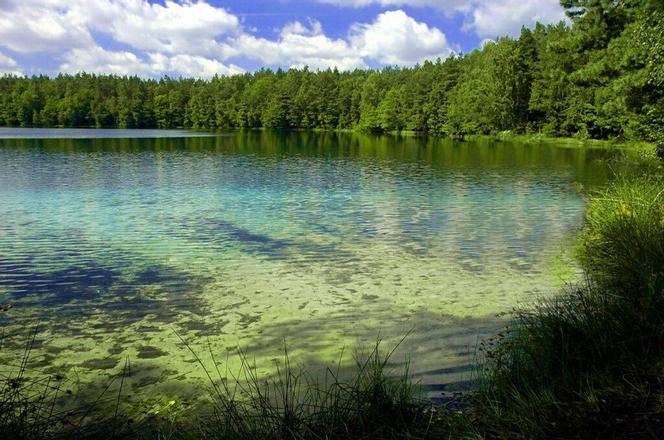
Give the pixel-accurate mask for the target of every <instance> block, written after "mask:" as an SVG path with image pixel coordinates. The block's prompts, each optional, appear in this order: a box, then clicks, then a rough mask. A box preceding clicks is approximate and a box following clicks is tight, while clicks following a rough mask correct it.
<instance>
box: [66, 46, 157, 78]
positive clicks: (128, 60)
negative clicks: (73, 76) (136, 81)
mask: <svg viewBox="0 0 664 440" xmlns="http://www.w3.org/2000/svg"><path fill="white" fill-rule="evenodd" d="M64 60H65V61H64V63H63V64H62V65H61V66H60V69H61V70H62V71H63V72H69V73H76V72H88V73H107V74H115V75H129V74H132V75H133V74H135V75H141V76H149V75H150V73H151V69H150V67H149V66H148V65H147V64H146V63H145V62H144V61H142V60H141V59H140V58H138V57H137V56H136V54H134V53H132V52H127V51H108V50H104V49H103V48H101V47H99V46H93V47H89V48H76V49H72V50H70V51H69V52H67V53H66V54H65V55H64Z"/></svg>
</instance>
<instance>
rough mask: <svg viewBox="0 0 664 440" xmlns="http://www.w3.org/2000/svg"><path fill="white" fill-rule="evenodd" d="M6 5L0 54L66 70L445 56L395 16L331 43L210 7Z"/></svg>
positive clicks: (211, 70)
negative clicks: (34, 58) (47, 60)
mask: <svg viewBox="0 0 664 440" xmlns="http://www.w3.org/2000/svg"><path fill="white" fill-rule="evenodd" d="M2 1H3V13H2V15H0V47H5V48H8V49H10V50H12V51H15V52H23V53H35V52H37V53H46V54H51V56H53V57H54V58H55V59H59V60H61V65H60V70H62V71H65V72H78V71H87V72H95V73H114V74H136V75H141V76H156V75H162V74H166V73H168V74H175V75H183V76H196V77H209V76H212V75H214V74H222V75H225V74H233V73H239V72H242V71H243V70H242V68H241V67H239V66H238V65H237V64H234V63H233V60H234V59H238V58H244V59H246V58H253V59H256V60H258V61H260V62H261V63H262V64H265V65H270V66H277V65H278V66H293V67H302V66H305V65H307V66H309V67H311V68H313V69H325V68H329V67H337V68H339V69H342V70H350V69H354V68H358V67H366V66H367V65H369V64H370V63H371V62H375V63H380V64H397V65H412V64H415V63H418V62H421V61H423V60H424V59H433V58H437V57H445V56H447V55H449V54H450V52H451V51H450V49H449V46H448V43H447V39H446V38H445V35H444V34H443V32H442V31H440V30H439V29H437V28H435V27H430V26H428V25H427V24H426V23H421V22H418V21H416V20H415V19H413V18H411V17H409V16H408V15H407V14H406V13H405V12H404V11H401V10H394V11H386V12H383V13H381V14H379V15H378V16H377V17H376V18H375V20H374V21H373V22H369V23H355V24H353V25H352V26H351V27H350V29H349V31H348V34H347V35H346V36H345V37H341V38H331V37H329V36H327V35H326V34H325V32H324V29H323V26H322V24H321V23H320V22H319V21H317V20H314V19H309V20H308V21H307V22H305V23H303V22H300V21H294V22H291V23H288V24H287V25H286V26H284V27H283V28H282V29H280V31H279V33H278V35H277V36H276V38H274V39H269V38H263V37H258V36H256V35H254V34H253V33H252V32H251V31H249V30H247V29H245V28H243V26H242V25H241V22H240V20H239V18H238V17H237V16H235V15H233V14H231V13H230V12H228V11H227V10H226V9H224V8H222V7H217V6H213V5H212V4H210V3H209V1H207V0H196V1H194V0H180V1H175V0H165V1H164V2H160V3H156V2H150V1H148V0H97V1H94V2H91V1H89V0H2ZM383 1H384V3H385V4H397V3H400V2H399V1H396V0H383ZM427 1H428V0H421V1H420V2H419V3H421V4H425V3H427ZM109 39H110V40H109ZM100 41H101V42H105V44H102V43H101V42H100ZM108 41H113V42H114V43H109V42H108ZM5 70H6V68H5Z"/></svg>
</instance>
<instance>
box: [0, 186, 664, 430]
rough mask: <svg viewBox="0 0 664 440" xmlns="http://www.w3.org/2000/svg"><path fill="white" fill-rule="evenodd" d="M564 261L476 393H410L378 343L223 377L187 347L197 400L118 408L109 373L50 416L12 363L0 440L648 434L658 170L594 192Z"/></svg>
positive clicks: (661, 246) (658, 282) (658, 327)
mask: <svg viewBox="0 0 664 440" xmlns="http://www.w3.org/2000/svg"><path fill="white" fill-rule="evenodd" d="M578 256H579V261H580V263H581V265H582V267H583V268H584V270H585V272H586V274H587V280H586V282H585V283H584V284H583V285H581V286H579V287H575V288H569V289H570V291H569V292H568V293H565V294H563V295H559V296H557V297H555V298H554V299H551V300H548V301H546V302H544V303H542V304H540V305H539V306H536V307H534V308H528V309H521V310H518V311H516V312H515V314H514V316H513V318H512V319H511V322H510V324H509V326H508V327H507V328H506V329H505V331H504V332H502V333H500V334H499V335H498V336H496V337H495V338H493V339H489V340H486V341H484V342H483V343H482V344H481V346H480V360H481V362H480V368H479V369H478V372H477V377H476V385H477V386H476V389H475V391H474V392H472V393H471V394H469V395H466V396H464V397H460V398H456V399H452V400H450V401H447V402H443V403H440V402H439V403H438V404H436V405H435V404H433V403H432V402H429V401H427V400H425V399H423V398H422V395H421V393H420V388H419V387H418V384H416V383H413V381H412V378H411V376H410V375H409V373H408V370H407V369H406V370H404V371H402V372H401V373H399V372H398V371H394V370H393V369H391V368H390V367H389V359H390V356H391V354H392V353H388V354H387V355H385V354H383V353H382V351H381V350H380V344H377V345H376V346H375V347H374V349H373V350H372V351H371V352H370V353H369V355H368V356H364V357H357V358H356V359H357V362H356V368H355V370H354V372H353V373H352V374H350V375H347V376H345V377H341V375H340V373H339V370H338V369H337V370H335V369H333V368H330V369H328V370H327V372H326V373H325V374H324V375H323V376H322V378H320V377H318V378H314V376H312V375H309V374H308V373H307V372H306V371H303V370H300V369H298V367H296V366H294V365H291V363H290V361H289V359H288V354H287V352H286V356H285V357H284V361H283V362H282V363H281V364H279V366H278V369H277V373H276V374H275V375H274V376H273V377H270V378H262V377H259V376H258V375H257V374H256V370H255V367H254V366H252V364H251V363H250V362H249V361H248V360H247V359H246V357H243V363H242V368H241V371H240V372H236V373H235V374H233V373H232V372H229V371H227V370H225V369H224V368H223V363H219V362H217V361H216V360H215V359H214V353H211V355H212V364H211V365H206V364H205V363H204V362H203V361H202V360H201V359H200V357H199V356H198V355H197V354H196V353H195V352H194V351H193V350H191V353H192V357H193V358H194V359H195V360H196V361H197V362H198V363H199V365H200V366H201V368H204V369H205V372H206V374H207V376H208V378H209V386H208V389H207V391H205V390H204V389H202V390H201V394H207V395H208V396H209V398H208V399H207V403H206V404H204V405H196V406H192V407H189V408H182V407H181V406H179V403H176V402H175V401H170V402H166V403H164V402H162V403H158V404H156V406H155V407H154V408H153V409H152V410H150V411H146V412H143V413H142V414H141V415H140V417H137V416H135V415H132V416H130V415H124V413H123V412H120V413H119V415H118V408H119V406H118V402H119V401H120V400H121V396H122V392H123V391H122V378H118V379H116V380H115V382H116V388H117V383H118V382H119V383H120V385H119V389H118V391H117V398H113V397H112V396H111V397H110V398H104V399H102V398H101V397H100V398H98V399H95V400H94V402H93V407H92V409H83V410H81V409H78V410H76V411H69V412H64V411H54V408H59V407H58V406H56V404H55V400H49V399H51V398H54V397H55V396H53V392H54V390H55V393H56V394H57V392H58V391H57V390H59V389H60V388H59V387H58V386H55V387H54V386H53V383H51V382H49V381H48V379H46V380H44V379H40V380H38V381H34V380H28V379H26V377H27V376H26V375H24V372H25V362H23V363H22V364H21V366H20V368H18V371H19V373H18V375H14V376H10V377H7V378H3V381H2V386H1V387H0V388H1V390H0V394H2V396H3V401H2V403H0V406H1V409H2V417H0V431H1V432H2V433H3V434H4V435H3V438H68V437H71V436H72V435H74V434H76V435H78V436H82V435H83V434H82V433H85V436H87V437H88V438H159V439H162V438H172V439H176V438H209V439H253V438H266V439H335V438H341V439H344V438H346V439H359V438H362V439H393V438H395V439H396V438H410V439H419V438H432V439H433V438H469V439H470V438H485V439H493V438H496V439H499V438H524V439H531V438H565V439H570V438H603V439H606V438H620V439H624V438H632V439H642V438H652V439H658V438H662V436H664V382H663V379H662V378H664V370H663V369H664V180H662V177H661V176H657V175H654V176H650V177H647V178H646V177H641V178H637V179H636V180H625V181H620V182H618V183H614V184H613V185H612V186H611V187H609V188H608V189H606V190H604V191H603V192H602V193H600V194H597V195H596V196H595V197H594V198H593V199H592V201H591V203H590V207H589V210H588V214H587V221H586V225H585V227H584V230H583V231H582V234H581V236H580V238H579V249H578ZM185 346H187V347H188V345H186V343H185ZM124 373H127V369H126V368H125V371H124ZM108 389H109V387H106V392H107V396H108V394H112V393H108ZM95 405H96V407H95ZM95 411H101V413H102V414H106V419H99V418H98V417H96V416H91V415H92V414H96V413H95ZM123 411H124V410H123ZM72 414H74V415H76V414H78V415H82V416H79V418H78V419H77V420H78V423H77V424H71V423H69V424H67V423H64V422H63V419H64V420H66V419H67V418H69V419H71V418H72ZM130 414H134V413H130ZM99 420H105V422H99ZM120 421H122V422H120Z"/></svg>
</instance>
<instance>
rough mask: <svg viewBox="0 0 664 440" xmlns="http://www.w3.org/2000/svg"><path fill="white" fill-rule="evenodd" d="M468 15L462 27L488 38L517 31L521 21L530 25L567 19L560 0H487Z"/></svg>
mask: <svg viewBox="0 0 664 440" xmlns="http://www.w3.org/2000/svg"><path fill="white" fill-rule="evenodd" d="M471 15H472V18H470V19H469V21H468V22H467V23H466V26H465V27H466V28H470V29H473V30H474V31H475V33H476V34H477V35H479V36H480V37H488V38H495V37H499V36H502V35H517V34H518V32H519V30H520V29H521V27H522V26H524V25H525V26H530V27H532V26H534V25H535V23H537V22H540V23H544V24H549V23H557V22H559V21H561V20H565V19H566V17H565V12H564V10H563V8H562V7H561V6H560V3H559V0H537V1H523V0H503V1H487V2H483V3H482V4H478V5H477V6H476V7H475V8H474V9H473V11H472V14H471Z"/></svg>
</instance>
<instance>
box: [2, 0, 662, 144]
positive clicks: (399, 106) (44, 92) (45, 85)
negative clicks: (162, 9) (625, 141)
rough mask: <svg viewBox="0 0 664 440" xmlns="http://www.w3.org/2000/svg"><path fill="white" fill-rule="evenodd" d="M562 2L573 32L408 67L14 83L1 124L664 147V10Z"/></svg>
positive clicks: (537, 33)
mask: <svg viewBox="0 0 664 440" xmlns="http://www.w3.org/2000/svg"><path fill="white" fill-rule="evenodd" d="M561 3H562V5H563V6H564V7H565V8H566V10H567V13H568V16H569V17H570V22H569V23H566V22H561V23H559V24H556V25H547V26H545V25H541V24H538V25H536V26H535V28H533V29H527V28H524V29H523V30H522V32H521V35H520V36H519V37H518V38H510V37H502V38H498V39H497V40H496V41H494V42H489V43H487V44H485V45H484V47H483V48H482V49H481V50H475V51H473V52H471V53H469V54H465V55H455V56H452V57H450V58H448V59H446V60H436V61H434V62H430V61H427V62H424V63H423V64H422V65H418V66H415V67H412V68H395V67H388V68H385V69H382V70H355V71H352V72H339V71H337V70H336V69H334V70H332V69H328V70H324V71H310V70H309V69H307V68H304V69H290V70H288V71H283V70H281V69H279V70H276V71H273V70H268V69H262V70H259V71H257V72H254V73H247V74H242V75H234V76H216V77H214V78H212V79H210V80H194V79H186V78H180V79H173V78H169V77H165V78H162V79H160V80H153V79H140V78H137V77H127V76H122V77H121V76H113V75H92V74H86V73H81V74H77V75H58V76H56V77H54V78H49V77H47V76H33V77H31V78H27V77H17V76H4V77H0V125H5V126H23V127H31V126H42V127H121V128H133V127H136V128H149V127H150V128H151V127H155V128H176V127H185V128H201V129H229V128H259V127H266V128H321V129H358V130H365V131H393V130H415V131H422V132H431V133H435V134H440V135H449V136H463V135H466V134H490V133H496V132H500V131H505V130H511V131H513V132H517V133H544V134H546V135H550V136H578V137H591V138H611V137H625V138H631V139H646V140H653V141H658V142H664V134H663V133H664V42H663V40H664V39H663V37H662V35H664V5H663V4H662V2H661V1H656V0H652V1H648V0H645V1H643V0H642V1H639V0H562V2H561Z"/></svg>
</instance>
